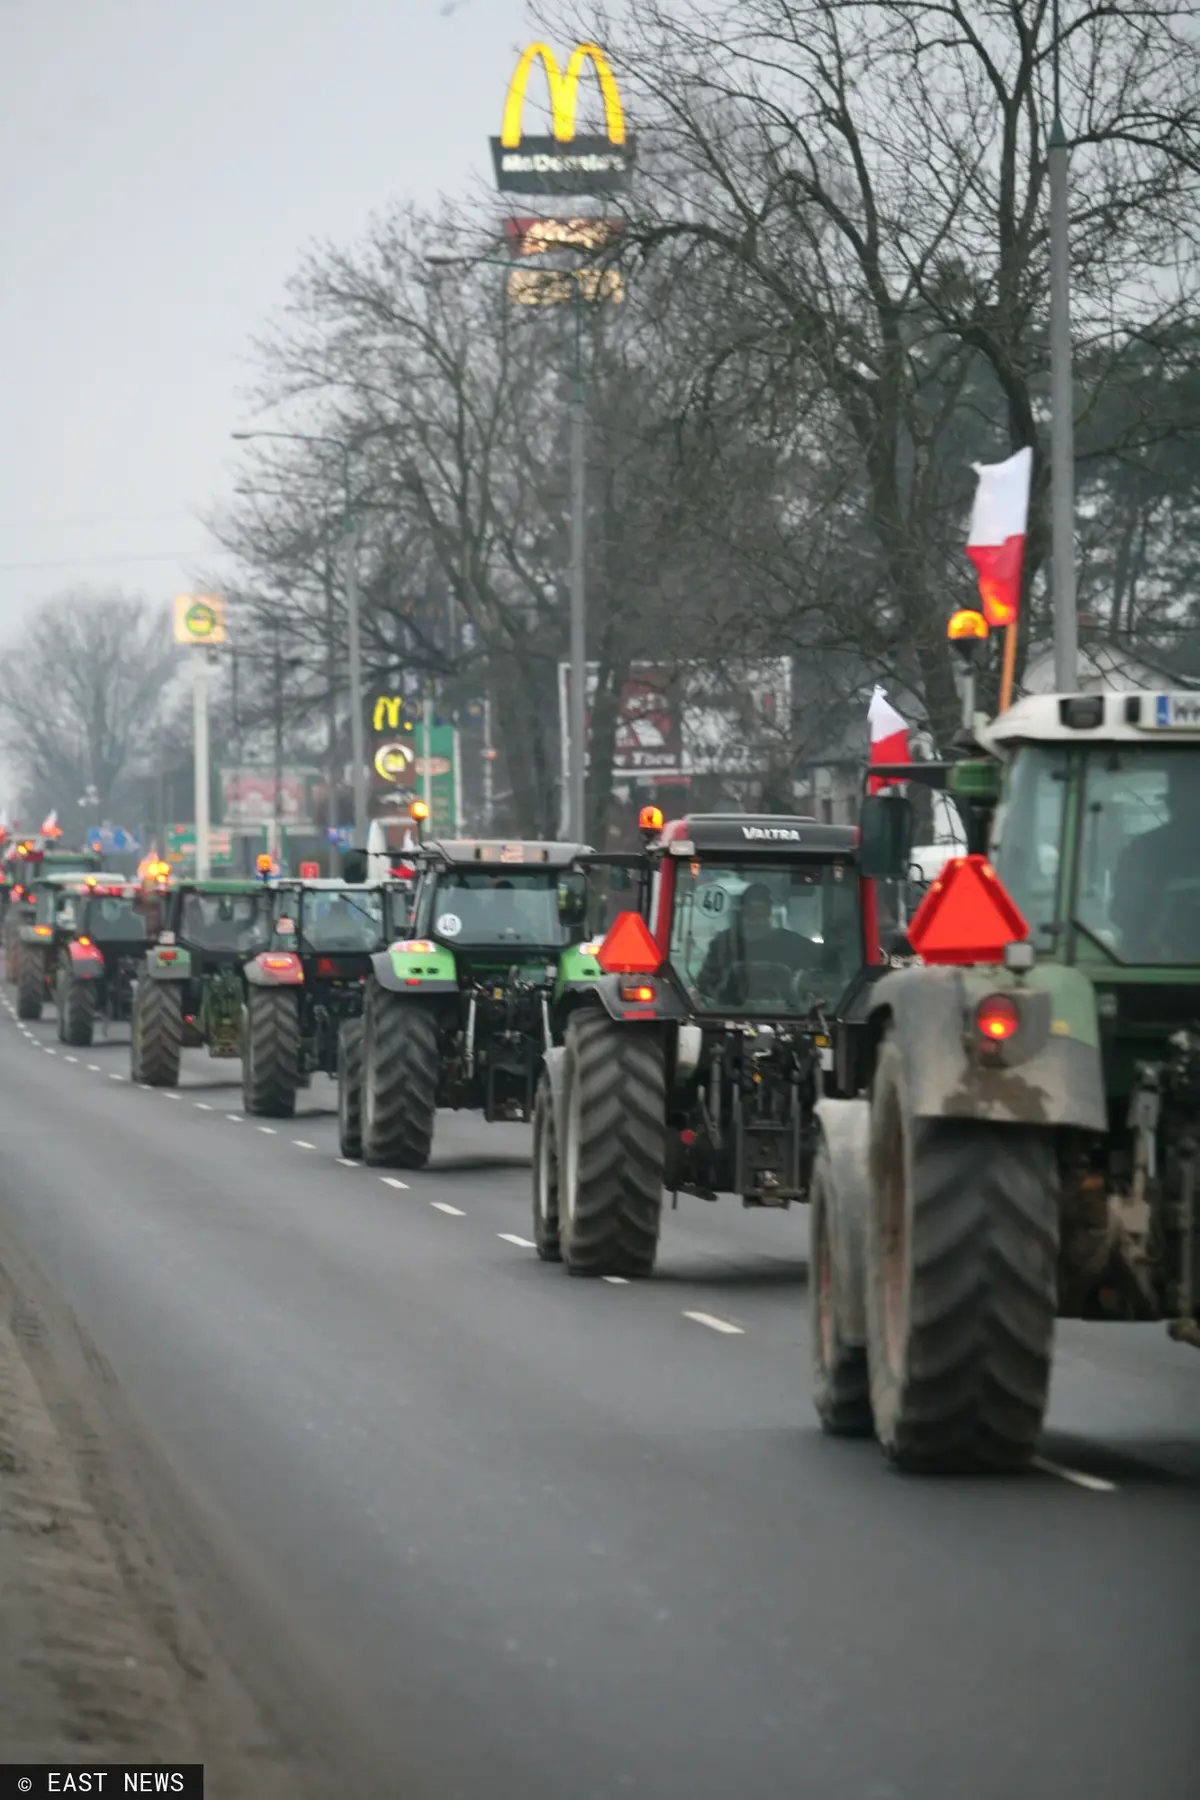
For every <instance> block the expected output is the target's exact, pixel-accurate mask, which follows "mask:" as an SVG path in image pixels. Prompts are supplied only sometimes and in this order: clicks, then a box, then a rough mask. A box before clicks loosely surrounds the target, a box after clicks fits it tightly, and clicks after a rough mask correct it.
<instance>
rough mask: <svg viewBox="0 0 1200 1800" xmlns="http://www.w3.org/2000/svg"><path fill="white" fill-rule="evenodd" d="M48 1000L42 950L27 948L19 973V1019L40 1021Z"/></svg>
mask: <svg viewBox="0 0 1200 1800" xmlns="http://www.w3.org/2000/svg"><path fill="white" fill-rule="evenodd" d="M45 998H46V967H45V962H44V959H43V957H42V953H41V951H40V950H32V949H30V948H29V946H28V945H26V946H25V954H24V956H23V957H22V958H21V961H20V966H19V969H18V973H17V1017H18V1019H40V1018H41V1016H42V1003H43V1001H44V1000H45Z"/></svg>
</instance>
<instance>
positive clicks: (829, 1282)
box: [808, 1137, 874, 1437]
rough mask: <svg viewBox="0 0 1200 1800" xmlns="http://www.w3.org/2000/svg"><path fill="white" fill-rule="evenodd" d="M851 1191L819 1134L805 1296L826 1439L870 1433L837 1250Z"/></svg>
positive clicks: (866, 1379) (865, 1376)
mask: <svg viewBox="0 0 1200 1800" xmlns="http://www.w3.org/2000/svg"><path fill="white" fill-rule="evenodd" d="M853 1199H854V1196H853V1195H846V1196H843V1195H842V1194H841V1193H840V1192H839V1190H838V1182H837V1175H836V1173H835V1169H834V1159H833V1157H832V1156H831V1155H830V1151H829V1146H828V1144H827V1143H826V1142H825V1139H824V1137H822V1139H821V1142H820V1144H819V1145H818V1148H817V1154H816V1159H815V1161H814V1163H813V1173H812V1181H811V1183H810V1185H809V1190H808V1200H809V1206H808V1242H809V1259H808V1260H809V1296H808V1317H809V1329H810V1333H811V1344H812V1379H813V1401H814V1404H815V1405H816V1409H817V1417H818V1418H819V1419H820V1421H821V1425H822V1428H823V1429H824V1430H825V1431H827V1432H828V1433H829V1435H830V1437H870V1435H871V1431H872V1429H873V1426H874V1417H873V1415H872V1412H871V1377H870V1372H869V1370H868V1366H867V1349H866V1345H865V1344H861V1343H860V1344H855V1343H850V1342H847V1340H846V1333H845V1320H846V1313H847V1310H848V1304H849V1300H850V1296H849V1294H848V1293H847V1292H846V1288H847V1284H848V1283H849V1281H850V1280H852V1278H853V1277H852V1272H851V1270H850V1269H848V1268H847V1267H846V1266H845V1260H844V1255H842V1254H839V1238H840V1237H841V1236H842V1232H840V1231H839V1227H842V1228H843V1230H844V1227H845V1224H846V1221H843V1220H841V1219H839V1218H838V1212H839V1208H840V1207H841V1205H842V1204H844V1203H852V1202H853Z"/></svg>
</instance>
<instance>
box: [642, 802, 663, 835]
mask: <svg viewBox="0 0 1200 1800" xmlns="http://www.w3.org/2000/svg"><path fill="white" fill-rule="evenodd" d="M662 828H663V810H662V807H661V806H643V808H642V810H641V812H640V813H639V814H638V830H639V831H646V832H656V831H661V830H662Z"/></svg>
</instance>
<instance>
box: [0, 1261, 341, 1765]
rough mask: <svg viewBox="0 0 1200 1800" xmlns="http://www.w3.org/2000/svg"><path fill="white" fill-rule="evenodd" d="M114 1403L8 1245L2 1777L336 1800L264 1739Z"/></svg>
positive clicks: (60, 1312) (277, 1734)
mask: <svg viewBox="0 0 1200 1800" xmlns="http://www.w3.org/2000/svg"><path fill="white" fill-rule="evenodd" d="M111 1386H112V1377H111V1373H110V1372H109V1371H107V1369H106V1368H105V1366H104V1365H103V1362H102V1360H101V1359H99V1358H98V1357H97V1356H96V1353H95V1351H94V1350H93V1349H92V1348H91V1347H90V1345H89V1344H88V1343H87V1341H86V1339H85V1338H84V1337H83V1336H82V1334H81V1333H79V1331H78V1328H77V1326H76V1324H75V1321H74V1319H73V1316H72V1315H71V1314H70V1313H69V1311H67V1310H66V1309H65V1308H62V1307H61V1305H59V1304H58V1303H57V1302H56V1300H55V1298H54V1296H52V1295H51V1294H50V1293H49V1292H48V1290H46V1289H44V1288H43V1287H42V1286H41V1285H40V1282H39V1279H38V1278H37V1276H36V1272H35V1271H33V1270H32V1269H31V1268H30V1267H29V1265H27V1264H25V1263H24V1262H23V1259H22V1258H21V1257H20V1256H19V1255H18V1254H16V1253H15V1252H14V1250H13V1247H12V1245H11V1242H10V1241H9V1240H7V1239H5V1240H4V1241H0V1597H2V1598H0V1607H2V1616H3V1630H0V1761H9V1762H17V1761H29V1762H42V1761H55V1760H62V1761H73V1762H79V1761H87V1762H89V1763H90V1764H92V1765H93V1766H94V1765H96V1764H98V1763H101V1762H121V1761H151V1760H161V1761H173V1760H180V1761H189V1762H202V1763H204V1765H205V1771H206V1790H207V1792H208V1793H209V1794H210V1795H212V1796H214V1800H250V1797H251V1796H253V1800H302V1797H307V1796H315V1795H318V1794H323V1793H325V1792H328V1791H333V1783H334V1782H335V1781H336V1770H335V1768H333V1767H332V1766H331V1765H330V1763H329V1762H328V1761H324V1759H322V1758H318V1757H315V1756H314V1754H313V1751H312V1747H311V1744H306V1745H304V1746H303V1747H301V1746H300V1745H299V1744H298V1743H295V1742H293V1741H291V1737H292V1734H291V1732H290V1730H289V1726H288V1723H287V1721H286V1717H283V1718H281V1717H280V1713H279V1712H278V1711H276V1712H274V1713H273V1714H272V1717H274V1718H275V1720H276V1722H275V1723H268V1722H267V1719H268V1713H267V1709H266V1708H264V1707H262V1706H261V1705H260V1704H259V1702H258V1700H257V1699H256V1698H253V1697H252V1696H251V1694H250V1693H249V1692H248V1690H247V1687H246V1685H245V1684H244V1682H242V1681H241V1680H239V1679H238V1677H237V1676H236V1675H235V1673H234V1672H233V1666H232V1665H231V1663H230V1662H229V1661H228V1660H227V1658H226V1655H225V1651H224V1647H223V1646H222V1647H220V1648H219V1647H218V1645H217V1643H216V1642H215V1641H214V1637H213V1634H212V1631H211V1629H210V1627H209V1623H208V1622H207V1620H206V1619H205V1618H204V1617H202V1614H201V1610H200V1609H199V1608H198V1607H196V1606H194V1605H193V1604H192V1603H191V1597H190V1589H189V1579H188V1578H184V1577H181V1576H180V1574H179V1571H178V1568H177V1567H176V1566H175V1563H176V1562H177V1561H178V1558H174V1560H173V1550H172V1547H171V1544H170V1533H169V1532H167V1533H165V1534H164V1533H163V1532H161V1531H159V1530H158V1529H156V1527H155V1524H154V1523H153V1519H154V1508H153V1507H152V1506H151V1505H150V1504H149V1503H148V1495H149V1493H150V1491H151V1489H152V1488H153V1485H154V1483H153V1479H152V1476H151V1473H150V1470H151V1464H152V1458H148V1459H146V1461H145V1462H144V1463H142V1462H140V1461H139V1458H138V1455H137V1453H136V1446H134V1447H133V1448H132V1449H131V1439H130V1437H129V1435H128V1433H127V1432H126V1431H124V1430H123V1429H122V1428H121V1427H120V1426H119V1425H118V1424H117V1423H112V1425H111V1429H110V1421H111V1413H112V1409H111V1406H110V1405H109V1404H108V1402H109V1401H111V1397H112V1396H111V1394H106V1392H105V1390H106V1389H111ZM192 1585H193V1586H194V1581H193V1582H192ZM245 1661H246V1659H245V1658H243V1666H244V1664H245ZM284 1686H285V1691H286V1682H285V1684H284ZM292 1697H293V1696H292V1695H291V1694H290V1692H289V1700H290V1699H291V1698H292ZM286 1710H287V1709H286V1707H284V1708H283V1709H282V1711H283V1713H284V1714H286ZM323 1761H324V1767H322V1766H321V1763H322V1762H323ZM346 1773H347V1771H346V1770H345V1768H344V1766H343V1768H342V1774H343V1776H344V1775H345V1774H346ZM337 1786H338V1787H339V1788H340V1782H338V1783H337ZM343 1791H354V1792H361V1791H364V1790H363V1789H362V1788H360V1787H359V1786H358V1784H357V1783H353V1784H352V1786H351V1788H350V1789H347V1790H343Z"/></svg>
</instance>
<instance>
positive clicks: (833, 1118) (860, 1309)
mask: <svg viewBox="0 0 1200 1800" xmlns="http://www.w3.org/2000/svg"><path fill="white" fill-rule="evenodd" d="M816 1119H817V1125H818V1127H819V1129H820V1132H821V1138H822V1141H823V1142H824V1145H825V1148H826V1150H827V1152H828V1154H829V1168H830V1174H831V1177H832V1188H833V1192H832V1194H831V1195H830V1196H829V1201H830V1204H829V1223H828V1229H829V1232H830V1234H831V1235H830V1249H831V1251H832V1254H833V1260H834V1265H835V1267H836V1268H837V1269H838V1270H839V1272H840V1279H839V1281H838V1284H837V1292H838V1295H839V1297H840V1309H839V1314H838V1334H839V1336H840V1337H841V1339H842V1341H843V1343H845V1344H846V1345H848V1346H851V1347H855V1348H857V1347H858V1346H860V1345H862V1344H865V1343H866V1341H867V1305H866V1296H867V1289H866V1269H867V1261H866V1256H867V1252H866V1241H867V1205H868V1202H869V1199H870V1193H871V1170H870V1165H869V1162H868V1158H867V1149H868V1146H869V1144H870V1141H871V1138H870V1121H871V1108H870V1104H869V1102H867V1101H866V1100H824V1099H822V1100H818V1101H817V1105H816ZM811 1304H814V1301H813V1300H811V1299H810V1305H811Z"/></svg>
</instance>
